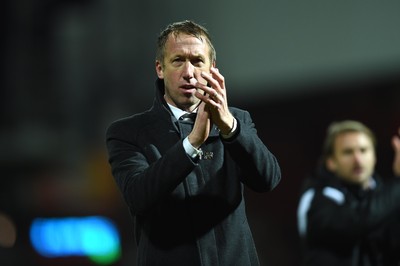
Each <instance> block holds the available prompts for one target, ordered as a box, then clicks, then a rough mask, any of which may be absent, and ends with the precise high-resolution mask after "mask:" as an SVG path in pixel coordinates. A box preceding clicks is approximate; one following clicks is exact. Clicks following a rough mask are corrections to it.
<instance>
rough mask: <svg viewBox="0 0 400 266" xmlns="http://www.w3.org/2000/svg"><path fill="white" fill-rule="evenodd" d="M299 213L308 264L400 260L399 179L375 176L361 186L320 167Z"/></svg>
mask: <svg viewBox="0 0 400 266" xmlns="http://www.w3.org/2000/svg"><path fill="white" fill-rule="evenodd" d="M297 215H298V230H299V234H300V238H301V244H302V248H303V249H302V255H303V259H304V260H303V265H306V266H314V265H315V266H317V265H318V266H322V265H323V266H382V265H391V266H392V265H393V266H395V265H399V264H398V263H399V257H400V248H399V247H400V179H399V178H392V179H390V180H389V179H388V180H385V182H383V180H382V179H380V178H378V177H376V176H375V177H374V178H373V181H372V182H371V189H369V190H362V189H361V188H360V186H357V185H354V184H349V183H345V182H343V181H341V180H340V179H339V178H338V177H336V176H334V175H333V174H332V173H329V172H328V171H327V170H323V171H320V172H319V174H318V175H317V176H314V177H311V178H309V179H307V180H306V181H305V183H304V188H303V191H302V194H301V198H300V201H299V206H298V211H297Z"/></svg>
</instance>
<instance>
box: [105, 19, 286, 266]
mask: <svg viewBox="0 0 400 266" xmlns="http://www.w3.org/2000/svg"><path fill="white" fill-rule="evenodd" d="M155 68H156V72H157V76H158V79H157V81H156V97H155V100H154V103H153V106H152V108H151V109H150V110H148V111H146V112H143V113H140V114H136V115H133V116H131V117H128V118H123V119H121V120H119V121H116V122H114V123H113V124H112V125H111V126H110V127H109V128H108V130H107V147H108V151H109V162H110V164H111V167H112V172H113V176H114V177H115V180H116V183H117V184H118V186H119V188H120V190H121V192H122V194H123V196H124V199H125V201H126V203H127V205H128V206H129V209H130V212H131V214H132V216H133V217H134V221H135V234H136V243H137V245H138V254H137V264H138V265H163V266H168V265H173V266H176V265H188V266H189V265H190V266H195V265H210V266H211V265H212V266H215V265H241V266H245V265H259V262H258V258H257V253H256V249H255V246H254V243H253V238H252V235H251V232H250V228H249V225H248V222H247V218H246V214H245V204H244V199H243V189H244V185H246V186H247V187H248V188H250V189H252V190H254V191H257V192H265V191H270V190H272V189H273V188H274V187H276V186H277V184H278V182H279V181H280V178H281V173H280V168H279V165H278V163H277V160H276V158H275V157H274V155H273V154H272V153H270V151H269V150H268V149H267V148H266V146H265V145H264V144H263V142H262V141H261V140H260V139H259V137H258V136H257V133H256V129H255V127H254V124H253V122H252V120H251V118H250V115H249V113H248V112H246V111H243V110H240V109H237V108H231V107H228V101H227V92H226V87H225V81H224V77H223V76H222V74H221V73H220V72H219V70H218V69H217V68H215V50H214V47H213V45H212V43H211V40H210V36H209V34H208V32H207V30H206V29H205V28H204V27H202V26H200V25H198V24H196V23H194V22H191V21H182V22H176V23H172V24H170V25H169V26H168V27H167V28H166V29H165V30H163V31H162V32H161V34H160V36H159V38H158V49H157V55H156V62H155ZM183 114H189V115H190V114H192V115H194V116H195V121H194V122H193V121H191V120H190V118H185V119H182V120H181V119H180V117H181V116H182V115H183Z"/></svg>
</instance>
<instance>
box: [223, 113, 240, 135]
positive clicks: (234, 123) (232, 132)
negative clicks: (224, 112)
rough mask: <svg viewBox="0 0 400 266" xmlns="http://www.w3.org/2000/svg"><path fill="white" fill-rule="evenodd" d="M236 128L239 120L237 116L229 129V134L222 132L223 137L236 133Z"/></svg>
mask: <svg viewBox="0 0 400 266" xmlns="http://www.w3.org/2000/svg"><path fill="white" fill-rule="evenodd" d="M236 128H237V121H236V119H235V118H233V124H232V129H231V131H229V133H228V134H221V137H222V138H224V139H229V138H230V137H232V136H233V135H235V131H236Z"/></svg>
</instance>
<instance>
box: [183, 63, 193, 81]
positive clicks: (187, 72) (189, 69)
mask: <svg viewBox="0 0 400 266" xmlns="http://www.w3.org/2000/svg"><path fill="white" fill-rule="evenodd" d="M183 78H184V79H186V80H190V79H192V78H194V66H193V65H192V63H191V62H189V61H188V62H186V63H185V65H184V67H183Z"/></svg>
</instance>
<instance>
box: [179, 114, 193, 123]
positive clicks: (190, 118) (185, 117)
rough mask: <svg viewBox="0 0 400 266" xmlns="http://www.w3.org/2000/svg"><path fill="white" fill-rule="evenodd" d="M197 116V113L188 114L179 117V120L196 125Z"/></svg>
mask: <svg viewBox="0 0 400 266" xmlns="http://www.w3.org/2000/svg"><path fill="white" fill-rule="evenodd" d="M196 116H197V113H186V114H184V115H182V116H181V117H179V120H181V121H185V122H192V123H194V121H195V120H196Z"/></svg>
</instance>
